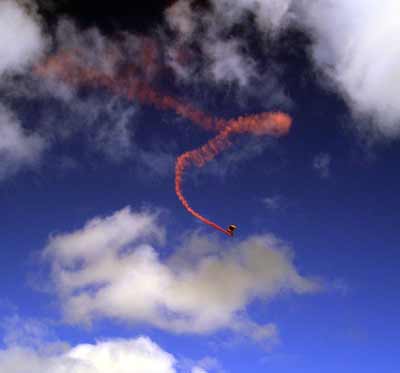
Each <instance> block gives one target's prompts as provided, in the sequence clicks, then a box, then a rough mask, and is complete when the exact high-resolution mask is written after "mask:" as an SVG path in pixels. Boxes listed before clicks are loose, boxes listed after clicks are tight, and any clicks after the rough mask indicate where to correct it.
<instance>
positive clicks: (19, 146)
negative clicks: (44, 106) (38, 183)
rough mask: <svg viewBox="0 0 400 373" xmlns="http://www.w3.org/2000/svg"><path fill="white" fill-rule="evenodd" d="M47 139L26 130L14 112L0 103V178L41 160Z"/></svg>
mask: <svg viewBox="0 0 400 373" xmlns="http://www.w3.org/2000/svg"><path fill="white" fill-rule="evenodd" d="M45 145H46V142H45V140H44V139H43V138H42V137H41V136H39V135H37V134H35V133H29V132H28V131H26V130H24V129H23V128H22V126H21V124H20V122H19V121H18V119H17V118H16V117H15V115H14V113H12V112H11V111H10V110H8V109H7V108H6V107H4V106H3V105H1V104H0V180H1V179H3V178H5V177H6V176H9V175H10V174H14V173H15V172H17V171H18V170H19V169H20V168H22V167H32V166H34V165H36V164H37V163H38V162H39V161H40V157H41V155H42V153H43V150H44V149H45Z"/></svg>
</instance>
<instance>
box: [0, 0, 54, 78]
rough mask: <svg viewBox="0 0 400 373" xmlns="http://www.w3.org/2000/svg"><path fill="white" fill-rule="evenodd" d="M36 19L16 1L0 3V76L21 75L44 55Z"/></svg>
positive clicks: (44, 41)
mask: <svg viewBox="0 0 400 373" xmlns="http://www.w3.org/2000/svg"><path fill="white" fill-rule="evenodd" d="M36 17H37V16H36V15H34V14H30V13H29V12H28V10H27V9H26V8H24V7H23V6H21V5H20V4H19V2H18V1H15V0H14V1H13V0H2V1H1V2H0V77H1V75H3V74H4V73H8V72H13V73H14V72H22V71H23V70H24V69H25V68H27V67H28V66H29V65H31V64H32V63H33V62H35V61H36V60H37V59H38V58H39V57H40V56H41V54H42V53H43V52H44V50H45V48H46V39H45V38H44V36H43V33H42V30H41V27H40V24H39V22H38V21H37V19H36Z"/></svg>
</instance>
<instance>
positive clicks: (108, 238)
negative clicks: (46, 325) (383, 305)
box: [44, 208, 318, 341]
mask: <svg viewBox="0 0 400 373" xmlns="http://www.w3.org/2000/svg"><path fill="white" fill-rule="evenodd" d="M163 232H164V229H163V226H162V225H160V223H159V222H158V220H157V217H156V215H153V214H151V213H148V212H132V211H131V210H130V209H129V208H125V209H123V210H120V211H117V212H116V213H115V214H114V215H112V216H109V217H106V218H95V219H93V220H91V221H89V222H88V223H87V224H86V225H85V226H84V227H83V228H82V229H80V230H77V231H75V232H71V233H65V234H58V235H55V236H53V237H51V238H50V240H49V243H48V245H47V246H46V248H45V249H44V254H45V256H46V257H47V258H49V260H50V261H51V264H52V268H53V275H52V276H53V281H54V283H55V286H56V289H57V291H58V294H59V296H60V300H61V304H62V307H63V310H64V313H65V316H66V318H67V320H68V321H70V322H73V323H80V322H90V321H91V320H93V319H94V318H96V317H110V318H113V319H120V320H123V321H127V322H144V323H149V324H151V325H153V326H156V327H159V328H161V329H165V330H169V331H173V332H176V333H209V332H213V331H215V330H218V329H223V328H225V329H231V330H233V331H236V332H239V333H243V334H246V335H248V336H250V337H252V338H254V339H256V340H260V341H262V340H276V338H277V329H276V326H275V325H273V324H266V325H259V324H257V323H255V322H254V321H252V320H250V319H249V318H248V317H247V316H246V315H245V312H244V311H245V309H246V307H247V305H248V304H249V303H251V301H252V300H254V299H255V298H260V299H263V300H270V299H273V298H274V297H275V296H277V295H278V294H280V293H282V292H294V293H298V294H303V293H309V292H313V291H315V290H317V288H318V284H317V283H315V282H314V281H312V280H310V279H307V278H305V277H302V276H301V275H300V274H299V273H298V272H297V271H296V268H295V267H294V265H293V258H292V255H291V253H290V250H289V249H288V248H287V247H286V246H285V245H284V244H283V243H281V242H279V241H278V240H277V239H275V238H274V237H272V236H269V235H263V236H253V237H250V238H248V239H246V240H244V241H242V242H240V241H239V242H237V243H235V244H234V245H233V246H234V247H229V248H227V247H226V243H223V242H220V241H219V240H218V239H217V238H209V237H206V236H203V235H199V234H194V235H190V236H189V237H187V238H186V239H185V240H184V242H183V244H182V246H181V247H180V248H179V249H178V250H176V251H175V253H174V254H171V255H170V256H168V257H167V258H165V259H161V258H160V256H159V254H158V251H157V249H156V248H155V246H154V245H155V244H157V242H158V243H161V244H162V242H163V235H164V233H163ZM154 240H155V241H154Z"/></svg>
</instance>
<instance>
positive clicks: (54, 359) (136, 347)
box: [0, 337, 176, 373]
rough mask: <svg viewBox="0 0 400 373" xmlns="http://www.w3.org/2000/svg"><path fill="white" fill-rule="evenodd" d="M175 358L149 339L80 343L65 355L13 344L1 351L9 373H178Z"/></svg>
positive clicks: (1, 360)
mask: <svg viewBox="0 0 400 373" xmlns="http://www.w3.org/2000/svg"><path fill="white" fill-rule="evenodd" d="M175 362H176V360H175V358H174V356H173V355H171V354H169V353H167V352H166V351H164V350H162V349H161V348H160V347H159V346H158V345H157V344H155V343H154V342H152V341H151V340H150V339H149V338H147V337H138V338H136V339H110V340H104V341H98V342H97V343H96V344H79V345H77V346H75V347H73V348H68V349H67V350H66V351H63V352H60V351H58V352H53V353H51V352H47V353H46V352H43V351H38V350H35V349H33V348H29V347H21V346H18V345H12V346H9V347H7V348H5V349H0V371H2V372H7V373H26V372H29V373H67V372H74V373H128V372H129V373H176V370H175V368H174V365H175Z"/></svg>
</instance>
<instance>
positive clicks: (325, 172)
mask: <svg viewBox="0 0 400 373" xmlns="http://www.w3.org/2000/svg"><path fill="white" fill-rule="evenodd" d="M331 160H332V158H331V156H330V154H328V153H320V154H317V155H316V156H315V157H314V159H313V161H312V166H313V168H314V170H315V171H317V172H318V173H319V175H320V176H321V177H322V178H324V179H326V178H328V177H329V176H330V174H331Z"/></svg>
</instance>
